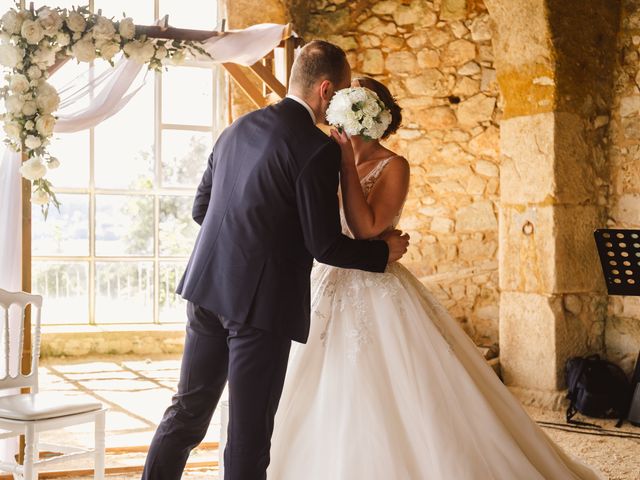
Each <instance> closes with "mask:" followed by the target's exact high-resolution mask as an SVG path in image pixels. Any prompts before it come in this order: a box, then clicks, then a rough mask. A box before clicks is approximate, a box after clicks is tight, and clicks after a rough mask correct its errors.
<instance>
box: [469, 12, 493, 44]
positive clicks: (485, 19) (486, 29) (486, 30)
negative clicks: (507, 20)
mask: <svg viewBox="0 0 640 480" xmlns="http://www.w3.org/2000/svg"><path fill="white" fill-rule="evenodd" d="M491 37H492V32H491V17H489V15H480V16H479V17H476V18H475V19H474V20H473V23H471V38H472V39H473V41H474V42H488V41H490V40H491Z"/></svg>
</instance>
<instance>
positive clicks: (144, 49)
mask: <svg viewBox="0 0 640 480" xmlns="http://www.w3.org/2000/svg"><path fill="white" fill-rule="evenodd" d="M123 50H124V53H125V54H127V56H128V57H129V58H131V60H133V61H134V62H137V63H140V64H145V63H147V62H148V61H149V60H151V59H152V58H153V55H154V54H155V53H156V49H155V47H154V46H153V43H151V42H149V41H147V42H141V41H139V40H135V41H133V42H129V43H127V44H126V45H125V46H124V48H123Z"/></svg>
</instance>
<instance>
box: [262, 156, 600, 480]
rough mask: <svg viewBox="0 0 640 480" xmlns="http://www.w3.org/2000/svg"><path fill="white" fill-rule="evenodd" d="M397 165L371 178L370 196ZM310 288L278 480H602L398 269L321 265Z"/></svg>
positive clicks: (276, 464)
mask: <svg viewBox="0 0 640 480" xmlns="http://www.w3.org/2000/svg"><path fill="white" fill-rule="evenodd" d="M388 161H389V160H388V159H387V160H386V161H383V162H380V163H379V164H378V165H377V166H376V167H375V168H374V169H373V170H372V172H371V173H370V174H368V175H367V176H366V177H365V178H363V179H362V185H363V188H364V190H365V194H368V192H369V191H370V190H371V187H372V186H373V184H374V183H375V181H376V180H377V178H378V177H379V175H380V173H381V172H382V170H383V169H384V167H385V165H386V164H387V163H388ZM398 217H399V216H398ZM395 223H397V222H395ZM343 228H344V229H345V233H346V234H349V235H350V232H349V231H348V227H347V226H346V222H345V221H344V217H343ZM311 288H312V296H311V299H312V300H311V302H312V303H311V316H312V318H311V333H310V337H309V341H308V343H307V344H306V345H299V346H296V347H295V348H294V351H293V353H292V356H291V360H290V364H289V370H288V373H287V378H286V381H285V387H284V391H283V395H282V399H281V402H280V407H279V409H278V413H277V415H276V420H275V430H274V435H273V440H272V449H271V452H272V456H271V459H272V461H271V466H270V467H269V470H268V478H269V479H270V480H490V479H499V480H536V479H540V480H542V479H545V480H564V479H603V478H604V477H603V476H602V475H601V474H599V473H596V472H595V471H594V470H593V469H592V468H590V467H588V466H586V465H584V464H583V463H581V462H580V461H579V460H577V459H574V458H571V457H569V455H567V454H566V453H564V452H563V451H562V450H561V449H560V447H558V446H557V445H555V444H554V443H553V442H552V441H551V440H550V439H549V438H548V437H547V435H546V434H545V433H544V432H543V431H542V430H541V429H540V428H539V427H538V425H537V424H536V423H535V422H534V421H533V420H532V419H531V418H530V417H529V416H528V415H527V413H526V412H525V411H524V410H523V408H522V407H521V406H520V404H519V403H518V401H517V400H516V399H515V397H514V396H513V395H512V394H511V393H510V392H509V390H508V389H507V388H506V387H505V386H504V385H503V384H502V383H501V382H500V380H499V379H498V377H497V376H496V374H495V373H494V372H493V370H492V369H491V367H490V366H489V365H488V364H487V363H486V361H485V360H484V358H483V357H482V355H481V354H480V352H479V351H478V349H477V348H476V346H475V345H474V343H473V342H472V341H471V339H470V338H469V337H468V336H467V335H466V334H465V332H464V330H462V328H461V327H460V326H459V325H458V323H457V322H456V320H454V319H453V318H452V317H451V316H450V315H449V314H448V313H447V311H446V310H445V309H444V308H443V307H442V306H441V305H440V304H439V303H438V301H437V300H436V299H435V298H434V297H433V295H432V294H431V293H429V292H428V291H427V290H426V289H425V288H424V286H423V285H422V284H421V283H420V282H419V281H418V279H416V278H415V277H414V276H413V275H412V274H411V273H410V272H409V271H408V270H407V269H406V268H404V267H403V266H402V265H400V264H399V263H393V264H391V265H389V267H388V268H387V270H386V272H385V273H383V274H380V273H369V272H364V271H360V270H346V269H341V268H337V267H331V266H328V265H323V264H318V265H316V266H315V267H314V268H313V271H312V274H311Z"/></svg>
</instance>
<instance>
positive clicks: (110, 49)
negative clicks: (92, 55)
mask: <svg viewBox="0 0 640 480" xmlns="http://www.w3.org/2000/svg"><path fill="white" fill-rule="evenodd" d="M119 51H120V45H119V44H117V43H113V42H109V43H105V44H104V45H102V46H101V47H100V56H101V57H102V58H104V59H105V60H111V59H112V58H113V57H114V55H116V54H117V53H118V52H119Z"/></svg>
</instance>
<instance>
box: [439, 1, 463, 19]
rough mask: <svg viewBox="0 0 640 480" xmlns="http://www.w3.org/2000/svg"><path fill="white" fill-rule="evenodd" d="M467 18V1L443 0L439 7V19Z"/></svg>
mask: <svg viewBox="0 0 640 480" xmlns="http://www.w3.org/2000/svg"><path fill="white" fill-rule="evenodd" d="M466 16H467V0H443V1H442V4H441V6H440V18H442V19H443V20H458V19H461V18H465V17H466Z"/></svg>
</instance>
